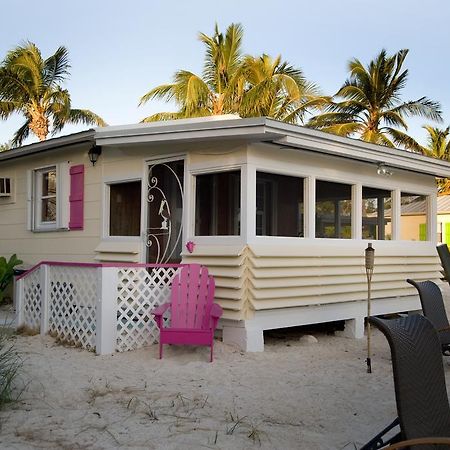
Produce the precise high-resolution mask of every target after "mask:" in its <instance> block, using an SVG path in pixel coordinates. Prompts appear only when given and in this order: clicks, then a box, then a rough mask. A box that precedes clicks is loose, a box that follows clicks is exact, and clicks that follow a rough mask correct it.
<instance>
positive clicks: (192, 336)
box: [159, 328, 213, 345]
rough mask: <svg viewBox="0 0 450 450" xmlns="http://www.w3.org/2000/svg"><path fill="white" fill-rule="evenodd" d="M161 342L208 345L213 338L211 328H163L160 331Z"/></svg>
mask: <svg viewBox="0 0 450 450" xmlns="http://www.w3.org/2000/svg"><path fill="white" fill-rule="evenodd" d="M159 339H160V341H161V343H162V344H179V345H209V344H210V343H211V340H212V339H213V330H212V329H211V328H210V329H206V330H199V329H194V328H163V329H162V330H161V332H160V337H159Z"/></svg>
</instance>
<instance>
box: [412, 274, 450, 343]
mask: <svg viewBox="0 0 450 450" xmlns="http://www.w3.org/2000/svg"><path fill="white" fill-rule="evenodd" d="M406 281H407V282H408V283H409V284H412V285H413V286H414V287H415V288H416V289H417V290H418V292H419V297H420V303H421V305H422V311H423V314H424V316H425V317H426V318H427V319H428V320H429V321H430V322H431V323H432V324H433V325H434V327H435V328H436V330H444V329H445V328H448V327H449V323H448V319H447V313H446V311H445V306H444V299H443V298H442V292H441V290H440V289H439V286H438V285H437V284H436V283H433V282H432V281H429V280H427V281H414V280H409V279H408V280H406ZM439 339H440V341H441V344H450V331H441V332H439Z"/></svg>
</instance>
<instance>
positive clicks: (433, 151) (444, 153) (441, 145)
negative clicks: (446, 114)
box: [418, 125, 450, 161]
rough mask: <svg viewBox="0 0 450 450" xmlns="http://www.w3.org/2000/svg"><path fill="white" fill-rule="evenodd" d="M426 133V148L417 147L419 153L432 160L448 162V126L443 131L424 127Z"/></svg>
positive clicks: (449, 159) (449, 139) (449, 152)
mask: <svg viewBox="0 0 450 450" xmlns="http://www.w3.org/2000/svg"><path fill="white" fill-rule="evenodd" d="M423 128H425V130H427V132H428V139H427V146H426V147H423V146H420V147H419V149H418V150H419V151H420V152H421V153H423V154H424V155H427V156H431V157H432V158H438V159H444V160H445V161H450V136H449V135H450V126H449V127H447V128H445V129H440V128H437V127H432V126H429V125H425V126H424V127H423Z"/></svg>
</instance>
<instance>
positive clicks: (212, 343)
mask: <svg viewBox="0 0 450 450" xmlns="http://www.w3.org/2000/svg"><path fill="white" fill-rule="evenodd" d="M213 351H214V339H213V340H212V341H211V357H210V359H209V362H213Z"/></svg>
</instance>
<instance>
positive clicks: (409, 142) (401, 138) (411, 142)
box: [386, 127, 423, 153]
mask: <svg viewBox="0 0 450 450" xmlns="http://www.w3.org/2000/svg"><path fill="white" fill-rule="evenodd" d="M386 131H387V133H388V134H389V135H390V136H391V137H392V140H393V142H394V144H395V145H397V146H399V147H402V148H404V149H406V150H411V151H413V152H418V153H422V150H423V147H422V146H421V145H420V144H419V143H418V142H417V141H416V140H415V139H414V138H413V137H412V136H410V135H408V134H406V133H404V132H403V131H400V130H397V129H395V128H390V127H386Z"/></svg>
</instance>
